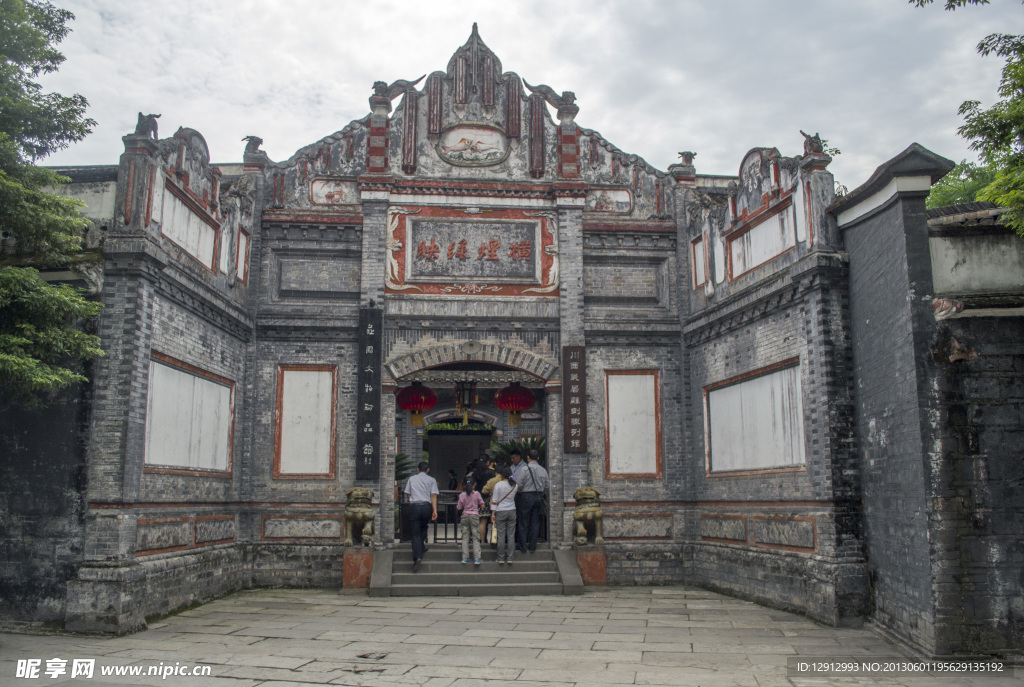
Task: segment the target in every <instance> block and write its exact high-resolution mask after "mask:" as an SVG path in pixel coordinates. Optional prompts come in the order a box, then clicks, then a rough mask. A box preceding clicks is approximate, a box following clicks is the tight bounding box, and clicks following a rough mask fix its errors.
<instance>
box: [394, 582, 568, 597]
mask: <svg viewBox="0 0 1024 687" xmlns="http://www.w3.org/2000/svg"><path fill="white" fill-rule="evenodd" d="M537 594H544V595H561V594H562V584H561V583H560V582H556V583H549V582H538V583H529V582H527V583H518V582H517V583H514V584H501V585H498V584H465V585H457V584H444V583H441V584H410V585H407V584H393V585H391V596H509V597H512V596H516V597H519V596H531V595H537Z"/></svg>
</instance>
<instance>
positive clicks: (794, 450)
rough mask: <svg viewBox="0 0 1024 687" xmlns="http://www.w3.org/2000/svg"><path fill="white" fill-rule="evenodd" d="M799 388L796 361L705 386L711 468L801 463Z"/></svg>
mask: <svg viewBox="0 0 1024 687" xmlns="http://www.w3.org/2000/svg"><path fill="white" fill-rule="evenodd" d="M800 393H801V392H800V367H799V365H794V366H793V367H787V368H784V369H781V370H777V371H775V372H770V373H768V374H763V375H760V376H757V377H754V378H752V379H746V380H744V381H740V382H737V383H735V384H730V385H728V386H723V387H720V388H717V389H712V390H710V391H709V392H708V393H707V409H706V411H707V418H708V425H709V431H708V435H709V440H710V463H711V465H710V468H711V471H712V472H720V471H725V470H763V469H769V468H781V467H791V466H795V465H803V464H804V461H805V459H804V414H803V403H802V401H801V395H800Z"/></svg>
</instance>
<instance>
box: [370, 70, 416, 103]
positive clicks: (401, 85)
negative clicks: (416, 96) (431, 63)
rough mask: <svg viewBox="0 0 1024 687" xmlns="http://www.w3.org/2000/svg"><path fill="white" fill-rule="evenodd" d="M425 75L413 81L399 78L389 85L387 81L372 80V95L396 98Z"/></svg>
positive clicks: (389, 98)
mask: <svg viewBox="0 0 1024 687" xmlns="http://www.w3.org/2000/svg"><path fill="white" fill-rule="evenodd" d="M425 76H426V74H424V75H423V76H421V77H420V78H418V79H416V80H415V81H407V80H406V79H399V80H398V81H395V82H394V83H393V84H391V85H390V86H389V85H388V83H387V81H374V82H373V94H374V95H378V96H384V97H385V98H387V99H388V100H394V99H395V98H397V97H398V96H400V95H402V94H403V93H405V92H406V91H408V90H409V89H410V88H412V87H413V86H415V85H416V84H418V83H419V82H420V81H423V78H424V77H425Z"/></svg>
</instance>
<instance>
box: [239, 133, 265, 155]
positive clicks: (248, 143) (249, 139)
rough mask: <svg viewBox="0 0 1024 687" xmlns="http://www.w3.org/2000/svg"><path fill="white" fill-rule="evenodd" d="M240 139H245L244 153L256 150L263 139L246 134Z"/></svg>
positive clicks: (250, 153) (248, 153) (247, 153)
mask: <svg viewBox="0 0 1024 687" xmlns="http://www.w3.org/2000/svg"><path fill="white" fill-rule="evenodd" d="M242 140H243V141H245V154H246V155H252V154H253V153H255V152H258V151H259V149H260V146H261V145H263V139H262V138H260V137H259V136H246V137H245V138H243V139H242Z"/></svg>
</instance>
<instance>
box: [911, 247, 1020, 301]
mask: <svg viewBox="0 0 1024 687" xmlns="http://www.w3.org/2000/svg"><path fill="white" fill-rule="evenodd" d="M928 247H929V249H930V252H931V255H932V285H933V287H934V289H935V293H937V294H947V293H948V294H976V293H1021V292H1022V291H1024V241H1022V240H1021V239H1020V237H1018V236H1016V235H1014V234H1012V233H1010V232H1007V233H1006V234H1001V235H990V236H962V237H961V236H932V237H931V238H929V239H928Z"/></svg>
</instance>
